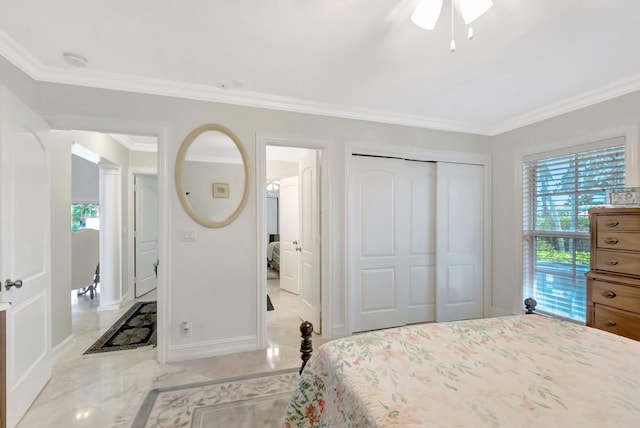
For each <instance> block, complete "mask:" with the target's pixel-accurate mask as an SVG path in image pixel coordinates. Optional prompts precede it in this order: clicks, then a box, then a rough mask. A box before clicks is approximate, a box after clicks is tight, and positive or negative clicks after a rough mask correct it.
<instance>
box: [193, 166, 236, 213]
mask: <svg viewBox="0 0 640 428" xmlns="http://www.w3.org/2000/svg"><path fill="white" fill-rule="evenodd" d="M182 180H183V186H184V189H185V191H186V192H188V193H189V195H188V196H187V199H188V200H189V202H191V206H192V207H193V209H194V210H195V212H197V213H198V214H199V215H201V216H202V217H203V218H204V219H206V220H212V221H222V220H224V219H226V218H227V217H229V216H230V215H231V214H233V212H234V211H235V210H236V207H237V206H238V204H239V203H240V201H241V200H242V195H243V193H244V166H243V165H242V164H229V163H216V162H200V161H185V163H184V168H183V169H182ZM213 183H226V184H228V185H229V197H228V198H221V197H215V198H214V197H213V188H212V186H213Z"/></svg>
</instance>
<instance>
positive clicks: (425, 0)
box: [411, 0, 442, 30]
mask: <svg viewBox="0 0 640 428" xmlns="http://www.w3.org/2000/svg"><path fill="white" fill-rule="evenodd" d="M441 11H442V0H422V1H421V2H420V3H418V6H416V9H415V10H414V11H413V13H412V14H411V21H413V23H414V24H416V25H417V26H418V27H420V28H423V29H425V30H433V29H434V28H435V26H436V22H438V18H439V17H440V12H441Z"/></svg>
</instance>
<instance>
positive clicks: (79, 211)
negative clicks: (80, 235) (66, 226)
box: [71, 204, 100, 230]
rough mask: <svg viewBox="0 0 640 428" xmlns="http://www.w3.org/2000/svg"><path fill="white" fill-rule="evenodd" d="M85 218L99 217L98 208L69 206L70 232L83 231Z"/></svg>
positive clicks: (93, 206) (88, 205)
mask: <svg viewBox="0 0 640 428" xmlns="http://www.w3.org/2000/svg"><path fill="white" fill-rule="evenodd" d="M87 217H100V206H99V205H97V204H74V205H71V230H79V229H84V228H85V227H86V219H87Z"/></svg>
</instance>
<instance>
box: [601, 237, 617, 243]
mask: <svg viewBox="0 0 640 428" xmlns="http://www.w3.org/2000/svg"><path fill="white" fill-rule="evenodd" d="M604 242H605V243H607V244H609V245H615V244H617V243H618V238H614V237H611V236H607V237H606V238H604Z"/></svg>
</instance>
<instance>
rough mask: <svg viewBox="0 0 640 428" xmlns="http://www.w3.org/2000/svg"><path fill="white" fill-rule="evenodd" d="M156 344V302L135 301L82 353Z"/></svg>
mask: <svg viewBox="0 0 640 428" xmlns="http://www.w3.org/2000/svg"><path fill="white" fill-rule="evenodd" d="M155 344H156V302H138V303H135V304H134V305H133V306H132V307H131V308H130V309H129V310H128V311H127V313H125V314H124V315H123V316H122V317H120V319H119V320H118V321H116V322H115V324H113V325H112V326H111V327H110V328H109V330H107V331H106V332H105V333H104V334H103V335H102V337H100V339H98V340H97V341H96V343H94V344H93V345H91V347H90V348H89V349H87V350H86V351H85V352H84V354H83V355H87V354H96V353H99V352H113V351H123V350H126V349H135V348H139V347H141V346H151V345H155Z"/></svg>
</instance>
